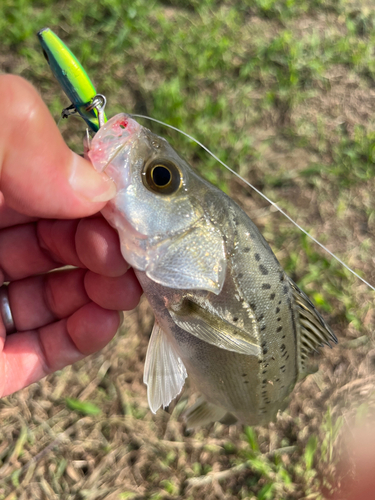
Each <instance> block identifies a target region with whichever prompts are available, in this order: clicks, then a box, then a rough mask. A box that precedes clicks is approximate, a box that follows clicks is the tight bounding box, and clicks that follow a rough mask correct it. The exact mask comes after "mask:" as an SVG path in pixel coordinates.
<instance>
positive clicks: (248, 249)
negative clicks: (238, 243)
mask: <svg viewBox="0 0 375 500" xmlns="http://www.w3.org/2000/svg"><path fill="white" fill-rule="evenodd" d="M250 250H251V248H250V247H245V248H244V249H243V251H244V252H245V253H249V252H250Z"/></svg>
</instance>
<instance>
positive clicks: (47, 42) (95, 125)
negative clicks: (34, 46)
mask: <svg viewBox="0 0 375 500" xmlns="http://www.w3.org/2000/svg"><path fill="white" fill-rule="evenodd" d="M38 39H39V42H40V44H41V46H42V49H43V54H44V56H45V58H46V59H47V62H48V64H49V66H50V68H51V71H52V73H53V74H54V76H55V77H56V79H57V81H58V82H59V84H60V85H61V87H62V89H63V90H64V92H65V94H66V95H67V97H68V98H69V99H70V102H71V103H72V105H71V106H70V107H68V108H66V109H65V110H63V113H62V116H63V117H67V116H69V114H72V113H74V112H78V113H79V114H80V115H81V116H82V118H83V119H84V120H85V122H86V123H87V125H88V126H89V127H90V128H91V129H92V130H93V131H94V132H96V131H97V130H99V128H100V117H99V112H98V110H97V109H96V107H95V106H92V104H93V100H94V99H95V97H97V93H96V90H95V87H94V85H93V84H92V82H91V80H90V78H89V77H88V75H87V73H86V71H85V70H84V69H83V67H82V66H81V63H80V62H79V61H78V59H77V58H76V56H75V55H74V54H73V53H72V52H71V50H70V49H69V48H68V47H67V46H66V45H65V43H64V42H63V41H62V40H61V39H60V38H59V37H58V36H57V35H56V34H55V33H54V32H53V31H52V30H51V29H50V28H43V29H41V30H40V31H39V32H38ZM106 121H107V118H106V116H105V114H104V112H103V122H106Z"/></svg>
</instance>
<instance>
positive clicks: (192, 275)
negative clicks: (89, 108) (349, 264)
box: [88, 114, 337, 427]
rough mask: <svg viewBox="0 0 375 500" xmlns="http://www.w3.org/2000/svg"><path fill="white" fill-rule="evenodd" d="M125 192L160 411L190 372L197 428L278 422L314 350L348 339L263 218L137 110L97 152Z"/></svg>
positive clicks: (123, 219)
mask: <svg viewBox="0 0 375 500" xmlns="http://www.w3.org/2000/svg"><path fill="white" fill-rule="evenodd" d="M88 156H89V158H90V159H91V161H92V163H93V165H94V167H95V168H96V169H97V170H99V171H105V172H106V173H107V174H108V175H109V176H110V177H111V178H112V179H113V180H114V181H115V182H116V185H117V188H118V191H117V195H116V196H115V198H114V199H113V200H111V201H110V202H109V203H108V204H107V205H106V207H105V208H104V210H103V215H104V217H105V218H106V219H107V220H108V222H109V223H110V224H111V225H112V226H113V227H114V228H116V229H117V231H118V233H119V236H120V242H121V251H122V254H123V256H124V258H125V259H126V260H127V261H128V262H129V263H130V264H131V265H132V266H133V268H134V270H135V272H136V274H137V277H138V279H139V281H140V283H141V285H142V287H143V290H144V292H145V294H146V296H147V298H148V300H149V302H150V304H151V307H152V309H153V311H154V314H155V325H154V328H153V331H152V334H151V338H150V342H149V346H148V350H147V356H146V362H145V371H144V381H145V383H146V384H147V394H148V402H149V406H150V408H151V410H152V411H153V412H156V411H157V410H158V409H159V408H160V407H161V406H163V407H166V406H168V405H169V404H170V402H171V401H172V400H173V399H174V398H175V397H176V396H177V395H178V394H179V393H180V392H181V390H182V388H183V386H184V383H185V379H186V377H187V376H189V377H190V379H191V381H192V383H193V385H194V386H195V388H196V389H197V391H199V392H200V393H201V395H202V397H201V398H200V399H198V401H197V403H196V404H195V405H193V406H192V407H191V408H190V409H189V410H188V411H187V413H186V418H187V424H188V426H189V427H196V426H198V425H204V424H206V423H209V422H211V421H216V420H222V419H224V420H228V418H229V417H230V415H234V416H235V418H236V419H238V420H240V421H241V422H243V423H246V424H250V425H255V424H264V423H266V422H269V421H270V420H272V419H274V418H275V416H276V413H277V412H278V410H279V409H280V408H281V407H282V406H283V404H284V401H285V399H286V398H287V396H288V395H289V394H290V393H291V391H292V390H293V388H294V386H295V384H296V382H297V381H298V380H299V379H300V378H301V377H303V375H304V373H305V370H306V368H305V361H306V358H307V356H308V354H309V353H310V352H311V351H314V350H316V348H317V347H318V346H322V345H323V344H327V345H330V342H334V343H336V342H337V339H336V336H335V334H334V333H333V332H332V330H331V329H330V327H329V326H328V325H327V324H326V323H325V321H324V319H323V318H322V317H321V316H320V314H319V313H318V311H317V310H316V309H315V307H314V305H313V304H312V302H311V301H310V300H309V299H308V297H307V296H306V295H305V294H304V293H303V292H302V291H301V290H300V289H299V288H298V287H297V285H296V284H295V283H294V282H293V281H292V280H291V279H290V278H288V276H286V274H285V273H284V271H283V269H282V267H281V266H280V264H279V262H278V260H277V259H276V257H275V255H274V254H273V252H272V250H271V248H270V246H269V245H268V243H267V242H266V240H265V239H264V238H263V236H262V235H261V234H260V232H259V230H258V229H257V227H256V226H255V224H254V223H253V222H252V221H251V219H250V218H249V217H248V216H247V215H246V214H245V213H244V212H243V211H242V210H241V209H240V208H239V206H238V205H237V204H236V203H235V202H234V201H233V200H231V199H230V198H229V197H228V196H227V195H225V194H224V193H223V192H222V191H220V190H219V189H217V188H216V187H214V186H212V185H211V184H210V183H209V182H207V181H205V180H204V179H202V178H201V177H200V176H199V175H197V174H196V173H195V172H194V171H193V169H192V168H191V167H190V166H189V165H188V163H187V162H186V161H185V160H183V159H182V158H181V157H180V156H179V155H178V154H177V153H176V151H175V150H174V149H173V148H172V147H171V146H170V145H169V143H168V142H167V141H166V140H165V139H163V138H161V137H158V136H156V135H155V134H153V133H152V132H150V131H149V130H148V129H146V128H144V127H142V126H141V125H139V124H138V123H137V122H136V121H135V120H133V119H131V118H130V117H129V116H128V115H125V114H120V115H116V116H114V117H113V118H112V119H110V120H109V121H108V122H107V123H106V124H105V125H104V126H103V127H102V128H101V129H100V130H99V132H98V133H97V134H96V135H95V137H94V138H93V141H92V144H91V149H90V152H89V154H88Z"/></svg>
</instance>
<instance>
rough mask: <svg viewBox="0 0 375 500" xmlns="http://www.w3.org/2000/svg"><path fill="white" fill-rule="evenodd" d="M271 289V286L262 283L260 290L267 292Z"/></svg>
mask: <svg viewBox="0 0 375 500" xmlns="http://www.w3.org/2000/svg"><path fill="white" fill-rule="evenodd" d="M270 288H271V285H270V284H269V283H263V285H262V289H263V290H269V289H270Z"/></svg>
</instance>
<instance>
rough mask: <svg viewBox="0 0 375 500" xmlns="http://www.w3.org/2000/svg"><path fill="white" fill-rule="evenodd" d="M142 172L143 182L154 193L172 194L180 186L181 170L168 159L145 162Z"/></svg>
mask: <svg viewBox="0 0 375 500" xmlns="http://www.w3.org/2000/svg"><path fill="white" fill-rule="evenodd" d="M142 174H143V175H142V180H143V184H144V185H145V186H146V187H147V189H149V190H150V191H153V192H154V193H158V194H173V193H175V192H176V191H178V189H179V188H180V186H181V181H182V175H181V172H180V170H179V169H178V167H177V165H176V164H175V163H173V162H172V161H170V160H165V159H160V158H159V159H156V160H153V161H151V162H150V163H147V164H146V166H145V168H144V170H143V173H142Z"/></svg>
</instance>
